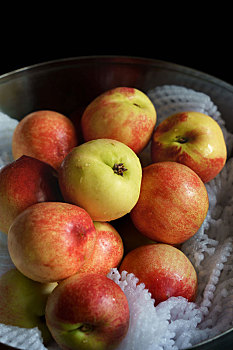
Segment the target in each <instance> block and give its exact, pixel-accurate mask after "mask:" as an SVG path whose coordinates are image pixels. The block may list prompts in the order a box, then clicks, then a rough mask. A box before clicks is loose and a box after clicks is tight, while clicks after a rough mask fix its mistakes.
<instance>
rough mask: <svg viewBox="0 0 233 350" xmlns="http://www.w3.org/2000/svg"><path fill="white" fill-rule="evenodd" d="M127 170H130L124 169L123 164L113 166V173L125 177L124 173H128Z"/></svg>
mask: <svg viewBox="0 0 233 350" xmlns="http://www.w3.org/2000/svg"><path fill="white" fill-rule="evenodd" d="M126 170H128V169H126V168H125V167H124V164H123V163H119V164H117V163H115V164H114V166H113V171H114V173H115V174H117V175H121V176H123V175H124V171H126Z"/></svg>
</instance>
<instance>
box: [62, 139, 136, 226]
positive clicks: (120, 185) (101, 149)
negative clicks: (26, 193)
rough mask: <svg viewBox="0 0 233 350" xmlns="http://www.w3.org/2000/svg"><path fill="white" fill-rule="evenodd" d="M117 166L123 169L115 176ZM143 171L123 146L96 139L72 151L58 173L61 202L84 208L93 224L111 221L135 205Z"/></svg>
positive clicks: (114, 142) (115, 142) (130, 151)
mask: <svg viewBox="0 0 233 350" xmlns="http://www.w3.org/2000/svg"><path fill="white" fill-rule="evenodd" d="M116 165H119V166H120V167H121V166H122V167H124V169H125V170H124V171H122V172H120V173H118V172H117V170H116V171H115V170H114V168H115V167H116ZM141 176H142V168H141V163H140V160H139V158H138V156H137V155H136V154H135V153H134V152H133V151H132V150H131V149H130V148H129V147H128V146H126V145H125V144H124V143H122V142H119V141H116V140H111V139H98V140H92V141H88V142H85V143H83V144H82V145H79V146H77V147H75V148H74V149H73V150H72V151H71V152H70V153H69V154H68V155H67V156H66V157H65V159H64V161H63V162H62V164H61V167H60V169H59V171H58V179H59V185H60V189H61V193H62V195H63V197H64V200H65V201H66V202H68V203H73V204H76V205H78V206H80V207H82V208H84V209H85V210H86V211H87V212H88V213H89V215H90V216H91V218H92V220H93V221H103V222H106V221H108V222H109V221H111V220H115V219H117V218H119V217H121V216H124V215H125V214H127V213H129V212H130V211H131V209H132V208H133V207H134V205H135V204H136V202H137V200H138V197H139V193H140V186H141Z"/></svg>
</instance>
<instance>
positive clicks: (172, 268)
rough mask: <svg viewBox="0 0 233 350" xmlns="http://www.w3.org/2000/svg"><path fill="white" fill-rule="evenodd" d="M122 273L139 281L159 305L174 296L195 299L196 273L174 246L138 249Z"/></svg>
mask: <svg viewBox="0 0 233 350" xmlns="http://www.w3.org/2000/svg"><path fill="white" fill-rule="evenodd" d="M119 270H120V272H122V271H124V270H125V271H127V272H128V273H133V274H134V275H135V276H136V277H137V278H139V283H144V284H145V288H148V290H149V292H150V293H151V294H152V298H154V299H155V304H156V305H157V304H159V303H160V302H162V301H165V300H167V299H168V298H169V297H172V296H174V297H177V296H182V297H184V298H186V299H187V300H188V301H194V300H195V298H196V292H197V284H198V282H197V274H196V271H195V269H194V267H193V265H192V264H191V262H190V261H189V259H188V258H187V257H186V256H185V255H184V253H183V252H181V251H180V250H179V249H177V248H175V247H172V246H171V245H168V244H162V243H154V244H148V245H144V246H141V247H138V248H136V249H134V250H132V251H130V252H129V253H128V254H127V255H126V256H125V258H124V259H123V261H122V263H121V266H120V269H119Z"/></svg>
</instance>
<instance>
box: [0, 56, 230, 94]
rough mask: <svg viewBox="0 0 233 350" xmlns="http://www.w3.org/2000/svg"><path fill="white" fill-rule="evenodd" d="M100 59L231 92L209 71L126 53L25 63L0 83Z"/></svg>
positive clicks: (6, 75) (103, 61) (221, 80)
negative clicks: (148, 68) (161, 70)
mask: <svg viewBox="0 0 233 350" xmlns="http://www.w3.org/2000/svg"><path fill="white" fill-rule="evenodd" d="M95 60H98V61H100V60H101V61H102V63H106V62H107V61H108V63H116V64H119V63H121V64H139V65H142V64H143V65H149V66H160V67H162V68H166V69H169V70H173V71H174V70H177V71H178V72H182V73H186V74H188V75H192V76H195V77H196V78H198V79H202V80H206V81H208V82H211V83H214V84H216V85H219V86H221V87H222V88H225V89H227V90H230V91H231V92H232V93H233V85H232V84H230V83H228V82H226V81H224V80H223V79H221V78H217V77H215V76H214V75H211V74H209V73H205V72H203V71H201V70H198V69H194V68H191V67H189V66H186V65H182V64H179V63H173V62H170V61H166V60H162V59H156V58H146V57H141V56H128V55H87V56H85V55H84V56H68V57H62V58H57V59H51V60H46V61H43V62H39V63H34V64H31V65H26V66H24V67H21V68H17V69H14V70H12V71H9V72H6V73H3V74H1V75H0V84H1V82H2V80H5V79H10V78H12V76H14V75H18V74H21V73H24V72H27V71H29V72H30V71H33V70H36V69H41V68H46V66H47V68H49V67H51V68H52V67H53V66H56V65H60V64H67V63H69V64H77V63H79V62H80V63H82V62H85V61H86V63H88V61H95Z"/></svg>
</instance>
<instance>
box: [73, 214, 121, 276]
mask: <svg viewBox="0 0 233 350" xmlns="http://www.w3.org/2000/svg"><path fill="white" fill-rule="evenodd" d="M94 226H95V229H96V243H95V247H94V250H93V253H92V255H91V257H90V258H89V259H88V260H86V262H85V263H84V264H83V266H82V267H81V269H80V270H79V273H80V272H82V273H83V272H85V273H87V272H93V273H102V274H104V275H107V274H108V273H109V271H110V269H112V268H114V267H118V265H119V264H120V262H121V260H122V258H123V254H124V246H123V241H122V239H121V236H120V235H119V233H118V232H117V230H116V229H115V228H114V227H113V226H112V225H111V224H110V223H109V222H98V221H94Z"/></svg>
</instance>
